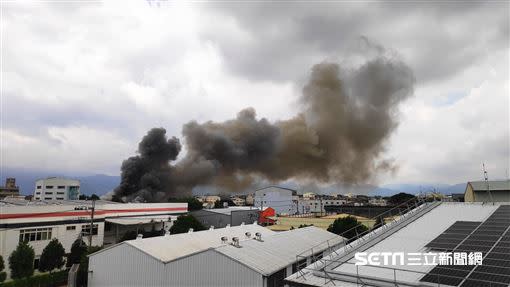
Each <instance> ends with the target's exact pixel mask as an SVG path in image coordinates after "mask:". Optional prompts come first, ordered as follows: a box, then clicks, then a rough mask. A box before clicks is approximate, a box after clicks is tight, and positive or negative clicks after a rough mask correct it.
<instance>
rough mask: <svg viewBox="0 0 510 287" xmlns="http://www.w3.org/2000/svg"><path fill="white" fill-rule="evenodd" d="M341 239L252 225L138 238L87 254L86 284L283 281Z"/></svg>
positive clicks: (309, 230)
mask: <svg viewBox="0 0 510 287" xmlns="http://www.w3.org/2000/svg"><path fill="white" fill-rule="evenodd" d="M343 242H344V240H343V238H342V237H340V236H337V235H335V234H332V233H329V232H327V231H324V230H321V229H318V228H315V227H308V228H302V229H298V230H293V231H287V232H278V233H277V232H273V231H270V230H268V229H266V228H264V227H261V226H258V225H256V224H250V225H241V226H236V227H227V228H221V229H210V230H205V231H198V232H189V233H184V234H176V235H165V236H160V237H154V238H147V239H143V238H142V239H136V240H130V241H124V242H122V243H120V244H117V245H114V246H112V247H110V248H106V249H103V250H101V251H98V252H96V253H94V254H92V255H90V257H89V258H90V260H89V273H88V274H89V278H88V284H89V286H92V287H94V286H225V287H227V286H236V287H237V286H243V287H244V286H248V287H250V286H260V287H262V286H271V287H272V286H275V287H276V286H284V283H283V279H284V278H285V277H286V276H288V275H290V274H292V273H294V272H296V271H298V267H299V266H301V265H302V266H304V265H306V264H307V263H308V264H310V263H312V262H314V261H315V260H317V259H319V258H322V257H323V256H326V255H328V254H329V252H330V251H331V249H332V248H331V247H338V246H339V245H340V244H342V243H343ZM312 246H313V247H314V251H313V252H310V251H309V250H310V247H312ZM298 256H300V257H298ZM298 259H299V260H298ZM298 261H299V262H298Z"/></svg>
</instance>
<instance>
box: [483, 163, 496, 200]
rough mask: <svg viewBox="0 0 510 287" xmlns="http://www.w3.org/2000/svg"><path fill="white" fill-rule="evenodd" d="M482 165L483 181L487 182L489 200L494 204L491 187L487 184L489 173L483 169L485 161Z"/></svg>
mask: <svg viewBox="0 0 510 287" xmlns="http://www.w3.org/2000/svg"><path fill="white" fill-rule="evenodd" d="M482 166H483V177H484V178H485V183H486V184H487V193H488V194H489V198H490V201H491V202H492V203H493V204H494V200H493V199H492V194H491V189H490V185H489V174H488V173H487V170H486V169H485V163H483V164H482Z"/></svg>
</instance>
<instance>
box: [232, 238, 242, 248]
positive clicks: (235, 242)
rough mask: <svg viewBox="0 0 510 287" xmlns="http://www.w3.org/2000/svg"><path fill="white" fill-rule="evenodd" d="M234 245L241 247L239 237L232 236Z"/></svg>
mask: <svg viewBox="0 0 510 287" xmlns="http://www.w3.org/2000/svg"><path fill="white" fill-rule="evenodd" d="M232 245H233V246H235V247H237V248H241V245H239V237H232Z"/></svg>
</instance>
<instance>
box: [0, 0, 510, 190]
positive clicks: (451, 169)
mask: <svg viewBox="0 0 510 287" xmlns="http://www.w3.org/2000/svg"><path fill="white" fill-rule="evenodd" d="M509 3H510V2H508V1H499V2H496V1H493V2H488V1H484V2H468V3H461V2H457V1H455V2H434V3H425V2H422V1H420V2H406V3H404V2H400V1H391V2H364V3H354V2H336V3H332V2H328V3H325V2H320V3H317V2H313V1H310V2H299V3H294V4H289V3H288V2H276V3H267V2H262V1H260V2H250V3H240V2H239V3H234V2H221V3H220V2H218V3H207V4H205V3H194V4H189V3H188V4H185V3H183V2H181V1H149V2H148V1H122V2H120V1H104V2H99V1H95V2H87V1H83V2H80V1H74V2H72V3H69V2H67V3H65V1H61V2H60V1H54V2H50V3H47V2H37V1H29V2H21V3H19V2H7V3H5V2H4V3H2V5H3V7H2V8H3V10H2V27H1V29H2V33H3V49H2V56H3V67H2V76H3V87H2V110H1V118H2V139H1V140H2V146H1V153H2V162H1V165H2V167H12V168H30V169H40V170H48V171H67V172H69V171H71V172H74V173H76V174H81V173H106V174H112V175H113V174H118V173H119V167H120V164H121V161H122V160H123V159H125V158H127V157H128V156H130V155H132V154H134V152H135V151H136V147H137V143H138V142H139V140H140V138H141V137H142V136H143V135H144V134H145V133H146V131H147V130H148V129H149V128H152V127H165V128H166V129H167V133H168V134H169V135H176V136H178V137H181V127H182V124H183V123H186V122H188V121H190V120H198V121H200V122H203V121H207V120H214V121H221V120H225V119H228V118H232V117H234V116H235V115H236V113H237V112H238V111H239V110H241V109H243V108H245V107H250V106H251V107H254V108H255V109H256V110H257V115H258V116H259V117H266V118H268V119H269V120H271V121H275V120H279V119H286V118H289V117H291V116H293V115H294V114H295V113H296V110H297V105H298V102H297V97H298V95H299V93H300V90H301V88H302V86H303V84H304V83H305V81H306V79H307V77H308V75H309V73H310V68H311V67H312V65H314V64H316V63H320V62H322V61H325V60H327V61H333V62H336V63H339V64H340V65H343V66H347V67H350V66H352V67H354V66H356V65H357V64H359V63H360V61H361V60H362V59H366V58H367V57H371V55H374V54H381V53H384V54H385V55H389V56H392V57H398V58H400V59H402V60H403V61H404V62H406V63H407V64H408V65H409V66H410V67H411V68H412V70H413V72H414V75H415V78H416V84H415V91H414V96H413V97H412V98H410V99H408V100H406V101H405V102H404V103H403V104H402V105H401V106H400V114H399V119H400V125H399V127H398V129H397V130H396V132H395V133H394V134H393V136H392V137H391V139H390V142H389V144H388V147H389V148H388V150H387V152H386V155H385V156H386V157H389V158H394V159H395V162H396V163H397V164H398V166H399V169H398V171H397V173H395V174H394V175H389V174H381V175H380V176H378V180H379V183H403V182H431V183H432V182H442V183H458V182H463V181H466V180H470V179H479V178H481V164H482V162H485V163H486V165H487V167H488V169H489V172H490V175H491V177H492V178H504V177H507V174H508V170H509V168H510V167H509V160H510V145H509V137H510V135H509V130H510V128H509V124H510V123H509V122H510V119H509V87H508V83H509V64H510V62H509V52H510V46H509V44H510V43H509V34H510V29H509V27H510V23H509V21H510V20H509V19H510V17H509V8H510V7H509Z"/></svg>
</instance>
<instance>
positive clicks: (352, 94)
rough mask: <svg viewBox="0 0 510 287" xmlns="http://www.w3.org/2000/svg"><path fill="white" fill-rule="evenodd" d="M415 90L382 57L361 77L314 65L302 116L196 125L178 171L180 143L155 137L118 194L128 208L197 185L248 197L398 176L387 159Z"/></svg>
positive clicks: (243, 116)
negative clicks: (263, 183) (278, 185)
mask: <svg viewBox="0 0 510 287" xmlns="http://www.w3.org/2000/svg"><path fill="white" fill-rule="evenodd" d="M413 84H414V77H413V74H412V71H411V70H410V69H409V68H408V67H407V66H406V65H405V64H404V63H402V62H400V61H397V60H390V59H387V58H383V57H380V58H377V59H375V60H372V61H369V62H367V63H365V64H364V65H362V66H361V67H359V68H358V69H354V70H342V69H341V68H340V67H339V66H338V65H337V64H332V63H321V64H318V65H315V66H314V67H313V68H312V73H311V76H310V80H309V82H308V83H307V84H306V85H305V87H304V88H303V94H302V97H301V99H300V100H301V104H302V111H301V112H300V113H298V114H297V115H296V116H295V117H294V118H291V119H289V120H285V121H279V122H275V123H270V122H268V121H267V120H266V119H264V118H262V119H257V117H256V114H255V110H254V109H253V108H247V109H244V110H242V111H240V112H239V113H238V114H237V117H236V118H235V119H232V120H229V121H226V122H222V123H214V122H206V123H202V124H200V123H197V122H195V121H192V122H189V123H187V124H185V125H184V127H183V131H182V133H183V136H184V139H185V143H186V148H187V151H188V153H187V154H186V156H185V157H184V158H183V159H182V160H181V161H179V162H178V163H176V164H175V165H173V166H171V165H170V164H169V161H171V160H174V159H175V158H176V156H177V154H178V152H179V150H180V145H179V141H178V140H177V139H176V138H172V139H170V140H166V137H165V130H164V129H153V130H151V131H149V133H148V135H146V136H145V137H144V138H143V140H142V142H141V143H140V146H139V153H140V155H139V156H136V157H131V158H129V159H128V160H126V161H124V163H123V165H122V182H121V185H120V186H119V187H118V188H117V189H116V191H115V193H116V195H117V196H119V197H123V199H124V200H133V199H135V198H137V197H138V199H143V200H146V201H163V200H166V199H168V198H169V197H178V196H185V195H189V194H190V191H191V189H192V188H193V187H195V186H198V185H215V186H221V187H223V188H226V189H229V190H243V189H245V188H247V187H249V186H251V185H252V184H253V182H254V181H255V180H258V179H266V180H269V181H274V182H277V181H282V180H286V179H291V178H295V179H308V180H314V181H317V182H344V183H359V182H363V181H367V180H370V179H371V178H372V177H373V175H374V174H375V173H376V172H377V171H391V170H393V169H394V168H395V166H394V165H393V164H392V162H391V161H389V160H385V159H382V158H381V155H382V153H383V152H384V151H385V149H386V144H387V140H388V138H389V136H390V135H391V133H392V131H394V129H395V128H396V127H397V124H398V122H397V108H398V105H399V103H401V102H402V101H403V100H404V99H406V98H407V97H409V96H410V95H411V94H412V92H413Z"/></svg>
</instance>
